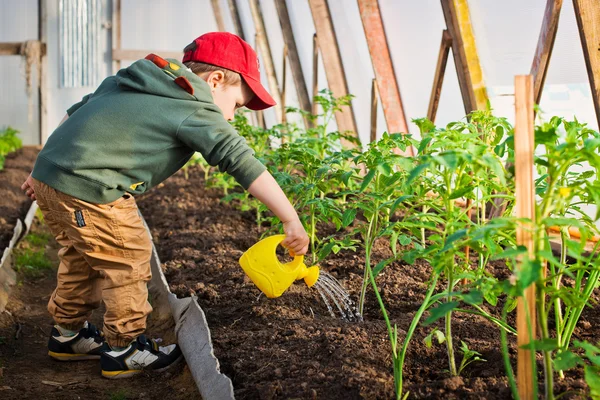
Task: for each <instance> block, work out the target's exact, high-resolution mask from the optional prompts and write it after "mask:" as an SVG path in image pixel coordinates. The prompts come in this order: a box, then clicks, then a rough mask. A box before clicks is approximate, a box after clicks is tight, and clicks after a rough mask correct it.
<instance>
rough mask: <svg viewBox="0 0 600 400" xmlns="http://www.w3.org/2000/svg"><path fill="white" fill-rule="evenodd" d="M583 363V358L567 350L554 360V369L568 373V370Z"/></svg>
mask: <svg viewBox="0 0 600 400" xmlns="http://www.w3.org/2000/svg"><path fill="white" fill-rule="evenodd" d="M582 362H583V361H582V360H581V357H579V356H578V355H576V354H574V353H572V352H571V351H569V350H565V351H561V352H559V353H558V354H557V355H556V358H555V359H554V368H556V369H557V370H559V371H566V370H568V369H571V368H575V367H576V366H577V365H578V364H581V363H582Z"/></svg>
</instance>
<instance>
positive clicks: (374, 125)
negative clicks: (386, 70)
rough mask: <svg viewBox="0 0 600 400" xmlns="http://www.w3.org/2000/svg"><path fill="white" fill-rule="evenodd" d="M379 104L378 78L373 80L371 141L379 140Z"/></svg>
mask: <svg viewBox="0 0 600 400" xmlns="http://www.w3.org/2000/svg"><path fill="white" fill-rule="evenodd" d="M378 105H379V93H378V90H377V79H376V78H375V79H373V81H372V82H371V132H370V135H369V140H370V141H371V143H373V142H375V141H376V140H377V106H378Z"/></svg>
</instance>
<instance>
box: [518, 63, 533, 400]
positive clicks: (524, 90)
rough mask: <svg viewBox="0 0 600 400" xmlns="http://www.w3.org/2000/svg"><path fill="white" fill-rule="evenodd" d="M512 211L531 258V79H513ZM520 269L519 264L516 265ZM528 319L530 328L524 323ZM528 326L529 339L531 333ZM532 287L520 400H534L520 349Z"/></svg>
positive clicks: (522, 304) (521, 306)
mask: <svg viewBox="0 0 600 400" xmlns="http://www.w3.org/2000/svg"><path fill="white" fill-rule="evenodd" d="M515 111H516V119H515V178H516V192H515V199H516V200H515V207H516V215H517V218H525V219H527V220H529V221H530V222H529V221H528V222H524V223H521V224H519V226H518V227H517V245H523V246H525V247H527V250H528V253H529V257H533V256H534V236H533V227H534V224H535V187H534V176H533V151H534V138H533V136H534V128H533V120H534V114H533V76H532V75H519V76H516V77H515ZM517 268H521V263H520V262H519V265H517ZM528 317H529V321H530V324H528V323H527V320H528ZM530 326H531V333H532V334H531V335H530V332H529V331H530V329H529V327H530ZM535 335H536V312H535V284H532V285H531V286H529V287H528V288H527V289H525V294H524V298H523V297H520V298H519V299H518V304H517V345H518V346H519V348H518V350H517V386H518V389H519V395H520V397H521V399H522V400H533V396H534V393H535V391H534V387H533V384H534V377H533V373H534V372H533V366H532V363H531V356H532V355H531V351H530V350H527V349H523V348H521V346H523V345H527V344H529V343H531V341H532V340H535Z"/></svg>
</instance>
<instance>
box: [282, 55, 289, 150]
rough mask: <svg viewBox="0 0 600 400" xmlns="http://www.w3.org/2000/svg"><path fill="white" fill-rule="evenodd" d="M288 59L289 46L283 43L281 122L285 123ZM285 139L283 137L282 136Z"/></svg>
mask: <svg viewBox="0 0 600 400" xmlns="http://www.w3.org/2000/svg"><path fill="white" fill-rule="evenodd" d="M287 59H288V48H287V46H286V45H283V57H282V59H281V64H282V65H281V66H282V69H283V71H282V73H281V109H282V110H283V114H281V123H282V124H285V123H286V122H287V114H286V112H285V107H286V96H287V74H288V72H287V64H288V63H287ZM282 140H283V138H282Z"/></svg>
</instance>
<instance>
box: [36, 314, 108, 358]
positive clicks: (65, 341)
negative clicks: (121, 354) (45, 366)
mask: <svg viewBox="0 0 600 400" xmlns="http://www.w3.org/2000/svg"><path fill="white" fill-rule="evenodd" d="M106 351H110V346H109V345H108V343H106V342H105V341H104V335H103V334H102V332H100V331H99V330H98V329H97V328H96V327H95V326H94V325H92V324H90V323H89V322H87V321H86V322H85V324H84V325H83V328H81V329H80V330H79V332H78V333H76V334H75V335H74V336H63V334H62V333H61V331H60V328H59V327H58V326H57V325H54V326H53V327H52V332H51V333H50V340H48V355H49V356H50V357H52V358H54V359H56V360H60V361H75V360H97V359H99V358H100V354H102V353H104V352H106Z"/></svg>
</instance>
